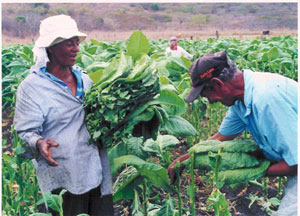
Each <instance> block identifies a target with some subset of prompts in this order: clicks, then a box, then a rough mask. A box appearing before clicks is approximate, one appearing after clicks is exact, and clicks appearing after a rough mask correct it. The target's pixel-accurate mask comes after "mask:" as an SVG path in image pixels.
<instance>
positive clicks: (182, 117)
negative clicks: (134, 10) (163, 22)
mask: <svg viewBox="0 0 300 216" xmlns="http://www.w3.org/2000/svg"><path fill="white" fill-rule="evenodd" d="M168 43H169V42H168V41H167V40H148V39H147V37H146V36H145V35H144V34H143V33H142V32H140V31H134V32H133V33H132V35H131V36H130V38H129V39H128V40H126V41H114V42H105V41H97V40H91V41H90V42H82V43H81V44H80V52H79V54H78V56H77V60H76V64H77V65H78V66H79V67H80V68H82V69H83V70H84V71H85V72H86V73H87V74H88V75H89V76H90V78H91V79H92V80H93V81H94V83H95V84H94V85H93V86H92V87H91V88H90V89H89V91H88V92H86V94H85V102H84V108H85V109H86V113H87V115H86V124H87V127H88V130H89V132H90V134H91V139H90V142H91V143H101V145H102V146H105V147H106V148H107V149H108V154H109V159H110V165H111V172H112V175H113V181H114V194H113V197H114V206H115V215H116V216H118V215H126V216H127V215H149V216H154V215H158V216H160V215H161V216H169V215H170V216H173V215H219V216H221V215H249V216H250V215H262V216H263V215H271V214H272V212H273V211H276V209H277V208H278V206H279V204H280V200H281V198H282V191H283V188H284V185H285V182H286V178H285V177H282V178H279V177H274V178H268V177H261V176H262V173H263V171H262V170H265V167H267V166H268V163H269V162H268V161H265V160H260V159H257V158H254V156H253V155H252V152H255V151H256V150H257V149H256V145H255V144H254V145H253V141H252V140H251V139H252V138H251V135H250V134H247V133H244V134H243V135H241V136H240V137H239V138H238V139H237V141H233V142H228V143H224V144H222V145H220V143H215V142H205V140H206V139H207V138H208V137H210V136H211V135H213V134H214V133H215V132H216V131H217V130H218V126H219V125H220V123H221V121H222V119H223V117H224V115H225V112H226V111H227V108H226V107H224V106H223V105H222V104H219V103H217V104H209V103H208V102H207V101H206V100H205V99H202V98H199V99H198V100H196V101H195V102H193V103H192V104H189V105H188V104H186V103H185V102H184V100H183V99H184V98H185V96H186V95H187V94H188V92H189V90H190V88H191V86H190V79H189V75H188V73H187V72H188V68H189V67H190V65H191V63H192V61H190V60H188V59H186V58H184V57H181V58H174V57H171V56H165V55H164V50H165V48H166V47H167V46H168ZM179 45H180V46H182V47H183V48H184V49H185V50H187V51H188V52H189V53H191V54H193V55H194V60H195V59H197V58H198V57H199V56H200V55H202V54H206V53H211V52H218V51H222V50H227V54H228V55H229V57H230V58H231V59H232V60H233V61H234V62H235V63H236V65H237V67H238V68H239V69H252V70H253V71H262V72H272V73H279V74H282V75H284V76H287V77H289V78H292V79H294V80H297V78H298V49H297V47H298V40H297V38H296V37H295V38H293V37H290V36H284V37H273V38H269V39H268V38H265V39H263V40H260V39H251V40H250V39H245V40H237V39H232V38H219V39H218V40H216V39H212V38H211V39H208V40H180V41H179ZM32 47H33V45H32V44H29V45H11V46H5V47H3V48H2V215H47V214H45V213H39V212H41V211H42V206H43V203H44V202H46V203H47V204H48V205H49V206H51V207H52V208H53V209H55V210H57V211H58V212H60V215H63V212H62V208H61V205H62V200H61V196H62V193H63V192H62V193H61V194H60V195H59V196H58V195H52V194H51V193H45V194H42V193H41V192H40V190H39V187H38V183H37V179H36V177H35V170H34V167H33V164H32V162H31V161H30V160H28V159H26V157H24V156H26V152H25V148H26V144H25V143H23V142H22V140H21V139H20V138H19V137H18V136H17V134H16V131H15V130H14V128H13V125H12V119H13V114H14V106H15V93H16V89H17V87H18V85H19V84H20V82H21V81H22V80H23V79H24V78H25V77H26V76H27V74H28V73H29V69H30V67H31V66H32V65H33V64H34V62H33V53H32V51H31V49H32ZM220 146H221V147H220ZM240 146H247V148H244V147H243V148H240ZM238 149H243V150H244V151H239V150H238ZM188 152H189V153H191V155H192V157H191V158H190V159H189V160H188V161H187V163H186V164H185V167H186V168H185V169H184V170H180V168H179V164H177V167H178V169H177V170H176V172H177V174H178V176H179V173H180V172H182V173H181V178H177V179H176V181H175V183H174V184H170V181H169V178H168V174H167V168H168V166H169V165H170V163H171V162H172V161H173V160H174V159H175V158H177V157H178V156H180V155H183V154H186V153H188Z"/></svg>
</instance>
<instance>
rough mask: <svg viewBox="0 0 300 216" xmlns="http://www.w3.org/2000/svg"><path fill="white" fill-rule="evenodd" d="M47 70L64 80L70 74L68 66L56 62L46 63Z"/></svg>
mask: <svg viewBox="0 0 300 216" xmlns="http://www.w3.org/2000/svg"><path fill="white" fill-rule="evenodd" d="M47 71H48V72H49V73H51V74H52V75H53V76H55V77H57V78H59V79H60V80H65V79H67V78H68V77H70V76H72V73H71V70H70V67H62V66H61V65H58V64H51V63H48V65H47Z"/></svg>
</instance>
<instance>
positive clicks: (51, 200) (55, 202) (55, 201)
mask: <svg viewBox="0 0 300 216" xmlns="http://www.w3.org/2000/svg"><path fill="white" fill-rule="evenodd" d="M43 197H44V200H45V202H46V203H47V205H48V206H49V207H50V208H52V209H53V210H54V211H60V203H59V197H58V195H55V194H51V192H46V193H43Z"/></svg>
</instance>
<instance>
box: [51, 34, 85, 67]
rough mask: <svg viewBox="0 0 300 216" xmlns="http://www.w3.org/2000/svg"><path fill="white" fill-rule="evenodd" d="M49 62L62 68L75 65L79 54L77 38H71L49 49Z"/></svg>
mask: <svg viewBox="0 0 300 216" xmlns="http://www.w3.org/2000/svg"><path fill="white" fill-rule="evenodd" d="M49 52H50V61H51V62H52V63H56V64H60V65H61V66H64V67H70V66H73V65H74V64H75V61H76V56H77V54H78V52H79V38H78V37H73V38H71V39H68V40H65V41H63V42H61V43H59V44H57V45H54V46H52V47H50V48H49Z"/></svg>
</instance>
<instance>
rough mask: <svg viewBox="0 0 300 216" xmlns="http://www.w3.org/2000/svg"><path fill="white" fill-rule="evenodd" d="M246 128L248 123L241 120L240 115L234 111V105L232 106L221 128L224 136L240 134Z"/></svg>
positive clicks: (220, 131) (220, 130)
mask: <svg viewBox="0 0 300 216" xmlns="http://www.w3.org/2000/svg"><path fill="white" fill-rule="evenodd" d="M245 129H246V124H245V123H244V122H243V121H242V120H241V118H240V116H239V115H238V114H237V113H236V112H235V111H234V107H230V108H229V110H228V111H227V113H226V116H225V118H224V119H223V121H222V124H221V126H220V128H219V133H220V134H222V135H224V136H229V135H234V134H238V133H240V132H242V131H244V130H245Z"/></svg>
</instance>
